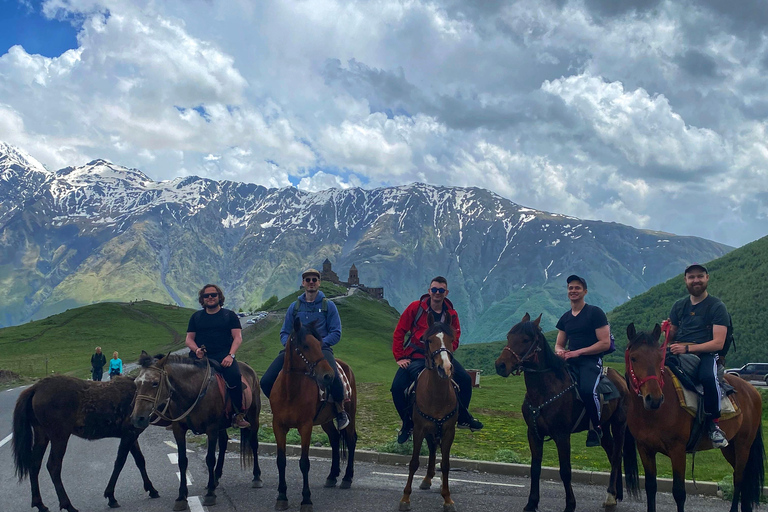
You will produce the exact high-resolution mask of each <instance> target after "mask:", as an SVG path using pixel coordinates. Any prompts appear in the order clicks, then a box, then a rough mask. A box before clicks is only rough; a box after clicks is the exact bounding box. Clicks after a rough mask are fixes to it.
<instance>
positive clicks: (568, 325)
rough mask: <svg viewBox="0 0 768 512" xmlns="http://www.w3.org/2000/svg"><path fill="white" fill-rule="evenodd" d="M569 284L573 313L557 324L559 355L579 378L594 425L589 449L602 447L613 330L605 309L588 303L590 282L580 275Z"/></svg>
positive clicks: (589, 439)
mask: <svg viewBox="0 0 768 512" xmlns="http://www.w3.org/2000/svg"><path fill="white" fill-rule="evenodd" d="M566 281H567V283H568V299H569V300H570V301H571V309H570V310H568V311H566V312H565V314H564V315H563V316H561V317H560V320H559V321H558V322H557V342H556V343H555V353H556V354H557V355H558V356H560V357H562V358H563V359H565V360H566V361H567V362H568V365H569V366H570V368H571V370H572V371H573V372H574V373H575V374H576V381H577V382H576V385H577V386H578V389H579V396H581V400H582V401H583V402H584V409H586V413H587V415H588V416H589V421H590V423H591V425H592V428H591V429H590V430H589V433H588V434H587V446H600V438H601V437H602V436H603V433H602V430H601V429H600V397H599V396H598V395H597V383H598V380H599V379H600V373H601V372H602V371H603V353H604V352H605V351H607V350H608V349H610V347H611V328H610V327H609V326H608V318H607V317H606V316H605V313H604V312H603V310H602V309H600V308H599V307H597V306H592V305H590V304H587V303H586V302H584V296H585V295H586V294H587V281H586V280H585V279H584V278H581V277H579V276H577V275H572V276H569V277H568V279H567V280H566ZM566 343H568V349H567V350H566V348H565V345H566Z"/></svg>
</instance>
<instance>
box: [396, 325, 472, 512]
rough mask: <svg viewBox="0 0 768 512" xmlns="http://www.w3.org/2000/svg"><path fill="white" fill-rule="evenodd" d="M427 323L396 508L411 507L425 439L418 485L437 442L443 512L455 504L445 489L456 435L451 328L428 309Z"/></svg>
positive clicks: (431, 467) (428, 482) (431, 468)
mask: <svg viewBox="0 0 768 512" xmlns="http://www.w3.org/2000/svg"><path fill="white" fill-rule="evenodd" d="M427 322H428V323H429V327H428V328H427V330H426V332H425V333H424V336H422V340H423V342H424V350H425V352H426V354H425V355H426V358H425V367H424V371H422V372H421V374H419V378H418V380H417V384H416V400H415V402H414V404H413V456H412V457H411V462H410V464H409V466H408V482H407V483H406V484H405V489H404V490H403V497H402V498H400V510H410V509H411V488H412V487H411V486H412V484H413V475H414V473H416V470H417V469H419V453H420V452H421V443H422V442H423V441H424V439H426V440H427V446H429V463H428V465H427V475H426V476H425V477H424V480H422V482H421V485H420V486H419V488H420V489H429V488H430V487H431V486H432V478H433V477H434V476H435V460H436V458H437V447H438V446H440V453H441V454H442V461H441V462H440V470H441V471H442V473H443V487H442V489H441V492H440V494H442V496H443V512H455V510H456V506H455V504H454V502H453V500H452V499H451V491H450V489H448V472H449V471H450V469H451V463H450V455H451V445H453V438H454V436H455V435H456V420H457V419H458V410H459V409H458V408H459V402H458V399H457V397H456V391H455V390H454V388H453V384H452V383H451V377H452V376H453V364H452V362H453V351H452V350H451V348H452V347H453V340H454V338H455V337H456V334H455V333H454V331H453V328H452V327H451V326H450V325H448V324H445V323H443V322H435V321H434V319H433V318H432V313H430V314H429V316H428V317H427Z"/></svg>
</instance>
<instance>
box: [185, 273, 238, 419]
mask: <svg viewBox="0 0 768 512" xmlns="http://www.w3.org/2000/svg"><path fill="white" fill-rule="evenodd" d="M198 301H199V302H200V305H201V306H203V309H201V310H200V311H195V312H194V313H193V314H192V317H191V318H190V319H189V326H188V327H187V339H186V341H185V343H186V345H187V347H189V349H190V350H191V351H192V352H194V353H195V355H196V356H197V357H198V358H201V359H202V358H203V356H205V355H207V356H208V358H209V359H212V360H214V361H216V362H218V363H220V364H221V375H222V377H224V380H225V381H226V382H227V388H229V390H230V393H229V396H230V399H231V400H232V408H233V409H234V410H235V417H234V419H233V421H232V425H233V426H234V427H237V428H248V427H250V426H251V424H250V423H248V422H247V421H246V420H245V414H244V411H243V388H242V383H241V377H240V367H239V366H238V364H237V362H236V361H235V353H236V352H237V349H238V348H240V344H241V343H242V342H243V337H242V331H241V327H240V318H238V316H237V315H236V314H235V312H234V311H230V310H229V309H224V308H222V307H221V306H222V305H223V304H224V293H223V292H222V291H221V288H219V287H218V286H216V285H215V284H207V285H205V286H203V288H202V289H201V290H200V292H199V293H198ZM202 346H205V351H203V349H202V348H200V347H202Z"/></svg>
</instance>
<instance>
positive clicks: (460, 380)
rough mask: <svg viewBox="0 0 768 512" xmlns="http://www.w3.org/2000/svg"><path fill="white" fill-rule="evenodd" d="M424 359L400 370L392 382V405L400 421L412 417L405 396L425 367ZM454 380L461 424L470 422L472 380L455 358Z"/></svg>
mask: <svg viewBox="0 0 768 512" xmlns="http://www.w3.org/2000/svg"><path fill="white" fill-rule="evenodd" d="M425 364H426V363H425V362H424V359H413V360H412V361H411V364H409V365H408V367H407V368H398V369H397V373H395V378H394V379H393V380H392V387H391V388H390V390H389V391H390V392H391V393H392V403H394V404H395V409H396V410H397V413H398V414H399V415H400V419H405V416H406V415H408V416H410V415H411V410H410V408H409V407H408V399H407V397H406V396H405V390H406V389H408V387H409V386H410V385H411V382H413V381H415V380H416V378H417V377H418V376H419V373H421V370H423V369H424V366H425ZM453 380H454V381H456V384H458V385H459V393H458V397H459V419H458V421H459V423H467V422H469V418H470V417H471V416H470V414H469V411H468V409H469V402H470V401H472V378H471V377H470V376H469V374H468V373H467V370H465V369H464V367H463V366H462V365H461V363H459V362H458V361H457V360H456V359H455V358H454V359H453Z"/></svg>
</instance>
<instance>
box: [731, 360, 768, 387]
mask: <svg viewBox="0 0 768 512" xmlns="http://www.w3.org/2000/svg"><path fill="white" fill-rule="evenodd" d="M725 373H729V374H731V375H738V376H739V377H741V378H742V379H744V380H761V381H763V382H765V383H766V384H768V363H747V364H745V365H744V366H742V367H741V368H729V369H727V370H725Z"/></svg>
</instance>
